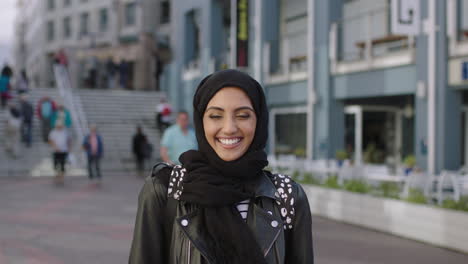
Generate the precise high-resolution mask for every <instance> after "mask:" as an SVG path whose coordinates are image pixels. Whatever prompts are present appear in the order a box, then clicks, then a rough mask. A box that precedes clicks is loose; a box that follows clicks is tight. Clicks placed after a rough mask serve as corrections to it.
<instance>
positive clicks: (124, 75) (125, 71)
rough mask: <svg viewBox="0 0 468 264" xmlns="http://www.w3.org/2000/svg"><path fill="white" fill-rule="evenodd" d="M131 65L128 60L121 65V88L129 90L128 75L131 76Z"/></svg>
mask: <svg viewBox="0 0 468 264" xmlns="http://www.w3.org/2000/svg"><path fill="white" fill-rule="evenodd" d="M129 70H130V65H128V62H127V61H126V60H122V61H121V62H120V65H119V76H120V88H122V89H127V88H128V87H127V84H128V75H129Z"/></svg>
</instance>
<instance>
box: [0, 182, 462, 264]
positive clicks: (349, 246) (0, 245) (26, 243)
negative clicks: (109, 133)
mask: <svg viewBox="0 0 468 264" xmlns="http://www.w3.org/2000/svg"><path fill="white" fill-rule="evenodd" d="M105 176H107V177H105V179H104V182H103V186H102V187H101V188H97V187H96V186H93V185H89V184H88V181H87V179H86V178H84V177H73V178H68V179H67V182H66V184H65V186H64V187H60V188H58V187H56V186H54V185H53V184H52V183H51V179H50V178H23V179H19V180H14V179H10V178H0V205H1V206H0V209H1V210H0V264H10V263H11V264H17V263H18V264H21V263H27V264H36V263H47V264H62V263H63V264H75V263H76V264H83V263H93V264H94V263H100V264H101V263H103V264H106V263H110V264H114V263H126V262H127V258H128V253H129V248H130V243H131V238H132V231H133V230H132V229H133V222H134V217H135V212H136V205H137V196H138V191H139V189H140V187H141V185H142V183H143V180H142V179H140V178H136V177H135V176H133V175H115V176H111V175H105ZM313 229H314V240H315V250H316V263H319V264H328V263H330V264H331V263H333V264H341V263H343V264H344V263H346V264H354V263H363V264H365V263H384V264H385V263H399V264H403V263H412V264H414V263H424V264H430V263H450V264H458V263H460V264H461V263H464V264H466V263H468V256H467V255H462V254H459V253H456V252H452V251H449V250H444V249H439V248H436V247H432V246H429V245H425V244H421V243H417V242H414V241H408V240H405V239H401V238H397V237H394V236H389V235H386V234H382V233H377V232H373V231H369V230H366V229H361V228H358V227H355V226H350V225H345V224H341V223H336V222H333V221H328V220H325V219H322V218H314V223H313Z"/></svg>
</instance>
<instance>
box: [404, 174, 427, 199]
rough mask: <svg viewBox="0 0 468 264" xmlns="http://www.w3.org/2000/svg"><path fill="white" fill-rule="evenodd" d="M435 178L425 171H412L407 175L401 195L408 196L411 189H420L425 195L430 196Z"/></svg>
mask: <svg viewBox="0 0 468 264" xmlns="http://www.w3.org/2000/svg"><path fill="white" fill-rule="evenodd" d="M433 178H434V176H429V175H428V174H426V173H423V172H412V173H410V174H409V175H408V177H406V180H405V183H404V186H403V191H402V194H401V197H402V198H408V196H409V192H410V189H419V190H421V191H422V192H423V194H424V196H426V197H427V198H430V197H431V195H430V193H431V187H432V186H431V184H432V183H433Z"/></svg>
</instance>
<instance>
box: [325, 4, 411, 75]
mask: <svg viewBox="0 0 468 264" xmlns="http://www.w3.org/2000/svg"><path fill="white" fill-rule="evenodd" d="M389 15H390V8H389V7H385V8H379V9H374V10H371V11H368V12H365V13H361V14H358V15H355V16H352V17H345V18H344V19H342V20H339V21H336V22H335V23H333V24H332V26H331V29H330V36H329V38H330V59H331V61H332V65H333V64H337V63H353V62H363V61H364V62H367V64H368V65H369V66H372V61H373V60H377V59H381V58H385V57H388V56H393V55H396V54H400V55H401V54H402V52H407V51H409V50H411V49H413V48H414V38H413V37H409V36H406V35H396V34H392V33H391V32H390V26H389V23H390V22H389V21H390V20H389ZM405 61H406V62H407V60H405Z"/></svg>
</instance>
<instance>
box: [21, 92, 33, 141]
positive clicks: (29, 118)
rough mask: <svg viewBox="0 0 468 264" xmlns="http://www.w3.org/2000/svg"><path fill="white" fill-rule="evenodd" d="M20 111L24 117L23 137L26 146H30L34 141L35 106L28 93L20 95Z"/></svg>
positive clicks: (22, 124)
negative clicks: (28, 97) (29, 99)
mask: <svg viewBox="0 0 468 264" xmlns="http://www.w3.org/2000/svg"><path fill="white" fill-rule="evenodd" d="M20 111H21V116H22V118H23V119H22V122H21V139H22V141H23V142H24V143H25V144H26V147H28V148H29V147H31V141H32V124H33V116H34V108H33V106H32V104H31V103H30V102H29V101H28V99H27V96H26V94H21V95H20Z"/></svg>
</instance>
